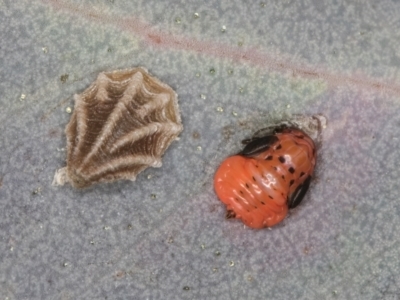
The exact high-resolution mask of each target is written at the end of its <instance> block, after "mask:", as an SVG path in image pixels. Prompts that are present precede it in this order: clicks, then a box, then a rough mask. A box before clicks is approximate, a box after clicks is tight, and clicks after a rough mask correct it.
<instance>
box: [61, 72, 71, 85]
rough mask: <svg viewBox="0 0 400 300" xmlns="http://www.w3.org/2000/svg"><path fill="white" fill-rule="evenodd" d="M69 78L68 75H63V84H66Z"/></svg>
mask: <svg viewBox="0 0 400 300" xmlns="http://www.w3.org/2000/svg"><path fill="white" fill-rule="evenodd" d="M68 77H69V75H68V74H63V75H61V77H60V80H61V82H62V83H66V82H67V80H68Z"/></svg>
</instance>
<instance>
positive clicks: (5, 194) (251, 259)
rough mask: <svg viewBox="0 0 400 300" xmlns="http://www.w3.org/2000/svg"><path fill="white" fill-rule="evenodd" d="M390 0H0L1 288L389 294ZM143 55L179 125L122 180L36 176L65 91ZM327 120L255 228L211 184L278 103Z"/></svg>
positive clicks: (394, 54) (50, 157)
mask: <svg viewBox="0 0 400 300" xmlns="http://www.w3.org/2000/svg"><path fill="white" fill-rule="evenodd" d="M399 28H400V3H399V2H398V1H389V0H382V1H342V0H339V1H329V2H328V1H326V2H325V1H319V0H313V1H305V0H304V1H290V0H283V1H282V0H275V1H268V0H264V1H241V0H220V1H217V0H214V1H195V0H190V1H189V0H188V1H183V0H169V1H157V0H135V1H121V0H113V1H111V0H109V1H106V0H102V1H100V0H97V1H95V0H93V1H84V3H83V2H82V1H77V0H42V1H39V0H36V1H27V0H16V1H11V0H1V1H0V37H1V39H0V40H1V44H0V105H1V106H0V124H1V132H0V178H1V179H0V248H1V255H0V299H400V296H399V295H400V260H399V254H400V250H399V248H400V234H399V232H400V218H399V216H400V202H399V198H400V187H399V180H398V178H399V161H400V152H399V146H400V145H399V131H400V107H399V98H400V84H399V77H400V74H399V67H400V50H399V49H400V32H399ZM134 66H144V67H146V68H147V69H148V70H149V71H150V73H151V74H153V75H154V76H157V77H158V78H160V79H161V80H162V81H164V82H166V83H167V84H169V85H170V86H172V87H173V88H174V89H175V90H176V92H177V93H178V95H179V102H180V107H181V112H182V118H183V122H184V131H183V133H182V134H181V138H180V140H179V141H178V142H174V143H173V144H172V146H171V147H170V148H169V149H168V151H167V153H166V154H165V156H164V161H163V166H162V168H160V169H147V170H146V171H145V172H143V173H142V174H140V175H139V176H138V178H137V180H136V182H134V183H132V182H117V183H113V184H103V185H97V186H94V187H92V188H89V189H86V190H83V191H77V190H74V189H73V188H71V187H70V186H64V187H53V186H51V182H52V178H53V175H54V172H55V170H56V169H58V168H60V167H62V166H64V165H65V157H66V153H65V150H64V147H65V144H66V139H65V136H64V133H63V131H64V128H65V125H66V124H67V123H68V120H69V117H70V114H69V113H68V112H67V111H68V110H69V109H73V98H72V96H73V94H75V93H80V92H82V91H83V90H84V89H85V88H86V87H87V86H89V84H90V83H91V82H92V81H93V80H94V79H95V78H96V76H97V74H98V73H99V72H101V71H106V70H114V69H118V68H129V67H134ZM299 113H300V114H315V113H322V114H324V115H325V116H326V117H327V119H328V126H327V128H326V129H325V130H324V132H323V143H322V145H321V147H320V149H319V153H318V166H317V172H316V179H315V180H314V181H313V184H312V186H311V189H310V191H309V193H308V194H307V196H306V198H305V200H304V202H303V204H302V205H301V206H299V207H298V209H296V210H294V211H293V212H292V213H291V215H290V216H289V217H288V218H287V219H286V220H285V221H284V222H283V223H282V224H281V225H279V226H277V227H275V228H273V229H272V230H268V229H265V230H251V229H249V228H245V227H244V226H243V225H242V223H241V222H239V221H227V220H225V219H224V213H225V209H224V207H223V205H222V204H221V203H220V202H219V201H218V200H217V198H216V196H215V194H214V191H213V186H212V179H213V174H214V172H215V170H216V168H217V166H218V165H219V163H220V162H221V161H222V160H223V159H224V158H225V157H226V156H228V155H230V154H232V153H235V152H237V151H238V150H239V149H240V147H241V144H240V141H241V139H243V138H246V137H249V136H250V135H251V134H252V132H254V131H255V130H257V129H259V128H261V127H262V126H265V125H266V124H268V123H270V122H271V121H272V120H276V119H279V118H281V117H282V116H285V115H290V114H299Z"/></svg>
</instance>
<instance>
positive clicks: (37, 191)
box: [32, 187, 42, 195]
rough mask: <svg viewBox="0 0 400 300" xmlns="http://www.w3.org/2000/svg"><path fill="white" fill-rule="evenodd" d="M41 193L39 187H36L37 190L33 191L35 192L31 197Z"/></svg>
mask: <svg viewBox="0 0 400 300" xmlns="http://www.w3.org/2000/svg"><path fill="white" fill-rule="evenodd" d="M41 191H42V188H41V187H38V188H37V189H35V190H34V191H33V192H32V195H37V194H40V192H41Z"/></svg>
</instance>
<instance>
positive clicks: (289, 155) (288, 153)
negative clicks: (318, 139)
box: [214, 127, 316, 228]
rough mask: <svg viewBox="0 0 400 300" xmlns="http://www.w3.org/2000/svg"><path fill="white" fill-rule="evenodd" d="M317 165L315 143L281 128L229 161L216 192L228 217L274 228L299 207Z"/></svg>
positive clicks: (217, 181) (219, 174) (250, 142)
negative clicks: (292, 210) (225, 207)
mask: <svg viewBox="0 0 400 300" xmlns="http://www.w3.org/2000/svg"><path fill="white" fill-rule="evenodd" d="M315 163H316V151H315V145H314V142H313V140H312V139H311V138H310V137H309V136H308V135H306V134H305V133H304V132H303V131H301V130H300V129H297V128H294V127H279V128H277V129H275V130H273V131H272V132H270V133H268V134H267V135H265V136H261V137H256V138H252V139H250V140H248V143H247V145H246V146H245V147H244V149H243V150H242V151H241V152H240V153H239V154H237V155H234V156H231V157H228V158H227V159H226V160H225V161H224V162H223V163H222V164H221V166H220V167H219V169H218V170H217V172H216V174H215V178H214V187H215V191H216V193H217V195H218V197H219V199H220V200H221V201H222V202H223V203H224V204H225V205H226V206H227V211H228V212H227V217H229V218H233V217H234V218H238V219H242V221H243V223H245V224H246V225H247V226H249V227H252V228H264V227H271V226H274V225H276V224H278V223H279V222H281V221H282V220H283V219H284V218H285V217H286V215H287V212H288V209H289V208H294V207H296V206H297V205H298V204H300V202H301V200H302V199H303V197H304V195H305V194H306V192H307V190H308V187H309V185H310V180H311V176H312V174H313V172H314V167H315Z"/></svg>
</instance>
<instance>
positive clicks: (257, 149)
mask: <svg viewBox="0 0 400 300" xmlns="http://www.w3.org/2000/svg"><path fill="white" fill-rule="evenodd" d="M277 141H278V138H277V137H276V136H274V135H267V136H263V137H257V138H252V139H250V140H246V143H247V145H246V146H245V147H244V149H243V150H242V151H241V152H239V153H238V154H239V155H242V156H245V157H252V156H256V155H258V154H260V153H262V152H264V151H266V150H268V149H269V147H270V146H272V145H273V144H275V143H276V142H277Z"/></svg>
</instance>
